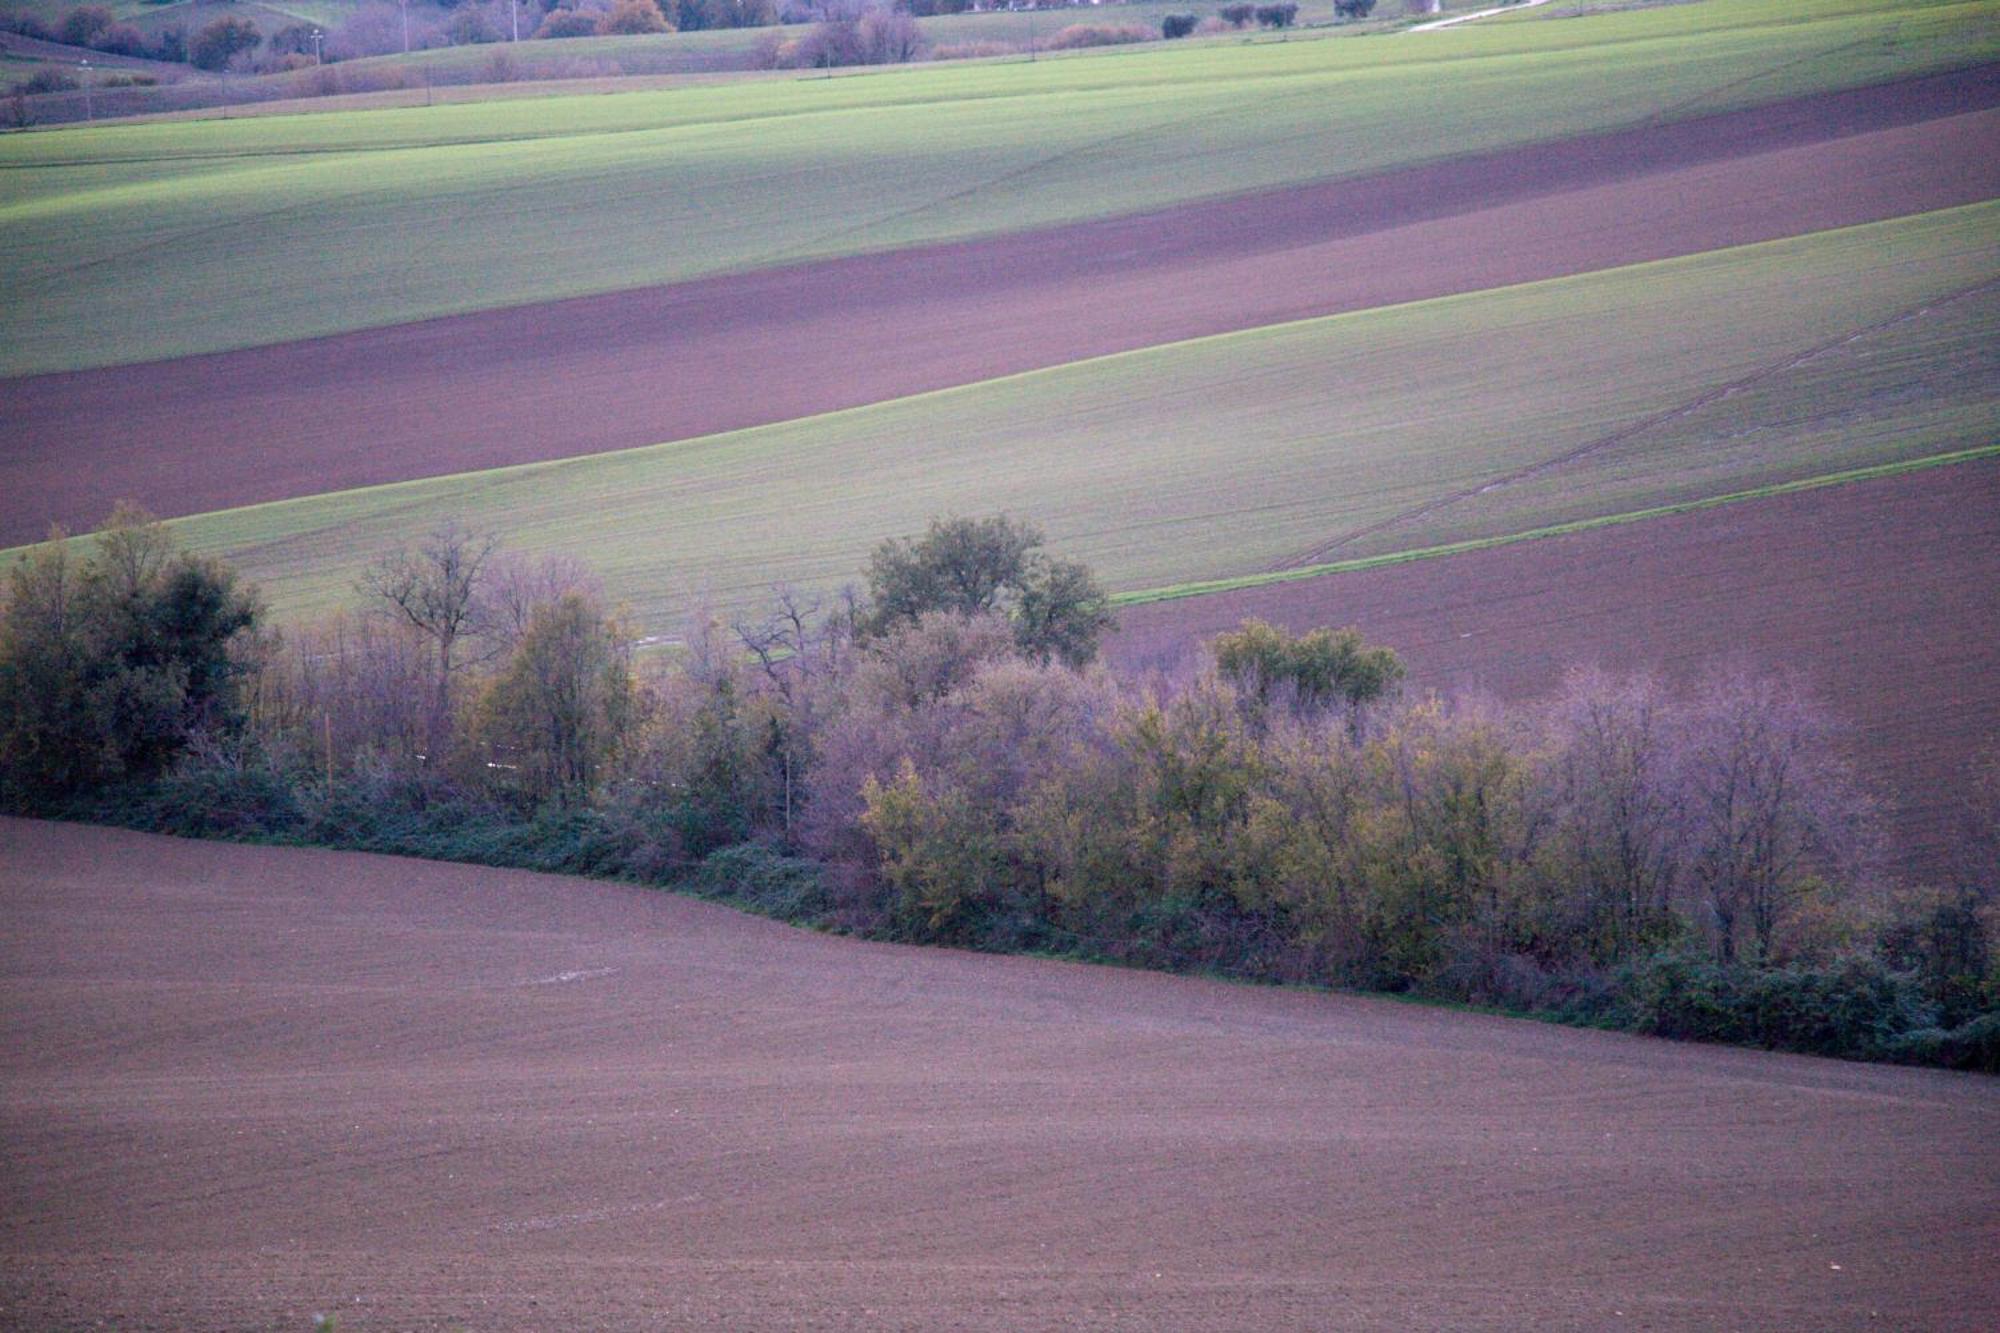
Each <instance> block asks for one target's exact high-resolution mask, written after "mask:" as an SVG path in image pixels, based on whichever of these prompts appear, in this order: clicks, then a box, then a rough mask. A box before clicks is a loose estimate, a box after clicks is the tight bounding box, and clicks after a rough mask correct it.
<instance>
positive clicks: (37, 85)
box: [20, 69, 83, 96]
mask: <svg viewBox="0 0 2000 1333" xmlns="http://www.w3.org/2000/svg"><path fill="white" fill-rule="evenodd" d="M82 86H83V85H82V84H80V83H78V82H77V81H76V80H75V79H73V78H71V77H70V76H69V75H67V74H65V73H63V72H62V71H61V70H59V69H38V70H36V71H35V72H34V74H33V75H32V76H31V77H30V78H29V79H28V80H27V81H26V82H24V83H22V84H21V85H20V91H21V92H24V93H27V94H29V95H31V96H32V95H34V94H36V93H73V92H75V91H76V90H77V89H78V88H81V87H82Z"/></svg>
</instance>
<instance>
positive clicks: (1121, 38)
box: [1041, 23, 1153, 51]
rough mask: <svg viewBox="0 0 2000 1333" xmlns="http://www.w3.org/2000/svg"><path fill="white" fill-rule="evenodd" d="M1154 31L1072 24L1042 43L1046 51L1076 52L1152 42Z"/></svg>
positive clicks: (1116, 25)
mask: <svg viewBox="0 0 2000 1333" xmlns="http://www.w3.org/2000/svg"><path fill="white" fill-rule="evenodd" d="M1152 40H1153V30H1152V29H1151V28H1142V27H1140V26H1139V25H1138V24H1136V23H1072V24H1070V25H1069V26H1068V27H1067V28H1064V29H1062V30H1061V31H1060V32H1058V33H1056V34H1055V35H1054V36H1053V37H1050V38H1048V39H1047V40H1045V41H1043V42H1042V44H1041V45H1042V49H1043V50H1045V51H1075V50H1080V49H1082V48H1084V47H1090V46H1123V45H1125V44H1126V43H1128V42H1150V41H1152Z"/></svg>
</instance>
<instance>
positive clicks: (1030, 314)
mask: <svg viewBox="0 0 2000 1333" xmlns="http://www.w3.org/2000/svg"><path fill="white" fill-rule="evenodd" d="M1996 107H2000V66H1981V67H1977V68H1974V69H1970V70H1963V71H1957V72H1954V73H1949V74H1941V75H1935V76H1929V77H1926V78H1922V79H1915V80H1908V81H1904V82H1899V83H1893V84H1886V85H1881V86H1878V87H1874V88H1864V89H1859V90H1855V91H1851V92H1843V93H1837V94H1828V95H1822V96H1816V97H1809V98H1802V99H1798V100H1795V101H1790V102H1784V103H1778V104H1775V105H1772V106H1765V107H1760V108H1756V109H1754V110H1750V111H1743V112H1736V113H1730V114H1726V115H1718V116H1710V117H1706V118H1700V119H1694V120H1687V121H1680V122H1675V123H1671V124H1666V125H1660V126H1653V127H1646V128H1642V129H1637V130H1629V131H1621V132H1617V133H1611V134H1606V135H1602V136H1597V137H1592V138H1585V139H1576V140H1568V141H1563V142H1557V143H1550V144H1541V145H1535V146H1530V147H1527V148H1522V149H1516V150H1511V151H1507V152H1502V153H1496V154H1489V155H1484V156H1475V157H1468V158H1463V159H1458V160H1454V161H1448V162H1444V163H1441V164H1436V165H1432V166H1427V167H1423V168H1418V169H1413V170H1408V171H1403V172H1397V173H1393V174H1390V175H1386V176H1379V177H1374V178H1369V179H1362V180H1349V181H1336V182H1331V183H1327V184H1322V185H1316V186H1312V187H1307V188H1301V189H1294V190H1288V191H1284V192H1280V193H1275V194H1262V195H1253V196H1248V197H1239V198H1233V199H1225V200H1221V201H1215V202H1208V203H1203V204H1199V205H1194V206H1190V207H1186V208H1182V209H1177V210H1173V211H1171V212H1167V213H1158V214H1148V215H1143V216H1138V217H1127V218H1119V219H1112V220H1109V221H1103V222H1096V223H1089V224H1082V225H1077V226H1070V227H1062V228H1055V229H1049V230H1044V231H1038V232H1031V233H1024V234H1019V235H1013V236H1003V237H999V238H995V239H989V240H983V241H978V242H971V243H966V244H956V245H946V246H936V247H928V248H922V249H915V250H906V251H899V252H893V253H888V254H880V255H868V256H862V257H859V258H853V259H844V260H838V261H830V262H824V263H815V264H810V265H804V266H796V267H789V268H779V269H770V270H763V271H758V272H752V273H746V274H740V275H735V276H730V277H723V278H717V279H712V280H705V281H700V282H694V283H687V284H681V285H676V286H668V287H660V288H650V289H644V290H638V291H631V292H623V293H616V294H612V295H607V296H598V297H590V298H584V299H580V300H573V301H563V302H556V303H550V304H544V305H536V306H527V307H519V308H512V309H506V310H495V311H488V312H485V313H481V314H476V315H468V316H462V317H455V318H450V319H441V320H434V321H428V322H424V323H419V324H411V325H404V326H399V327H394V328H387V329H379V330H373V331H368V332H363V333H356V334H351V335H343V336H340V337H334V338H325V339H316V340H310V341H305V342H298V343H287V344H282V345H278V346H273V347H263V348H255V349H250V350H246V351H241V352H232V353H225V354H220V355H215V356H203V357H191V358H186V359H182V360H174V361H165V362H155V363H151V364H148V365H142V366H132V367H123V368H114V369H108V370H97V371H87V372H79V373H74V374H61V375H48V376H40V377H30V378H24V379H16V380H12V381H6V382H0V397H4V399H5V402H6V410H5V412H4V414H0V545H4V544H10V543H22V542H28V541H34V540H38V539H39V538H41V537H42V536H43V535H44V533H45V531H46V528H47V526H48V524H50V523H51V522H61V523H64V524H65V525H67V526H70V527H72V528H86V527H89V526H92V525H94V524H95V523H97V522H98V521H100V520H101V519H102V518H103V517H104V515H105V514H106V513H107V512H108V511H109V509H110V507H111V505H112V503H113V502H115V501H116V500H119V499H130V500H134V501H137V502H138V503H140V504H143V505H144V506H146V507H147V508H149V509H151V510H153V511H154V512H156V513H159V514H162V515H166V516H173V515H180V514H189V513H198V512H202V511H206V510H211V509H218V508H226V507H230V506H234V505H240V504H249V503H255V502H259V501H266V500H276V499H283V498H287V497H291V496H297V495H306V494H316V493H321V492H325V491H332V490H341V489H346V488H349V487H354V486H363V485H371V484H376V483H382V482H391V481H399V480H406V479H409V478H413V477H422V476H436V475H441V474H447V473H452V472H459V471H467V470H472V469H478V468H488V467H495V466H501V465H505V464H510V463H524V462H532V461H535V460H538V459H547V458H557V457H571V456H576V455H580V454H588V453H597V452H603V451H606V450H612V449H621V448H628V447H633V446H638V445H646V444H654V443H659V442H663V441H668V440H675V439H684V438H692V437H695V436H699V435H704V434H709V433H712V432H716V431H722V430H729V429H734V428H738V427H744V426H752V425H760V424H765V423H769V422H774V421H782V420H789V419H792V418H795V417H801V416H806V415H810V414H813V413H817V412H824V411H830V410H834V409H838V408H842V407H851V406H857V405H860V404H864V403H870V402H878V401H882V400H884V399H889V398H894V397H900V396H904V395H908V394H913V393H918V392H922V391H925V390H930V389H937V388H944V387H948V386H951V385H956V384H965V383H971V382H975V381H979V380H983V379H990V378H993V377H995V376H999V375H1005V374H1010V373H1014V372H1019V371H1024V370H1031V369H1036V368H1040V367H1045V366H1051V365H1058V364H1062V363H1064V362H1068V361H1074V360H1078V359H1081V358H1084V357H1089V356H1095V355H1101V354H1105V353H1111V352H1117V351H1124V350H1130V349H1133V348H1138V347H1146V346H1152V345H1156V344H1159V343H1163V342H1170V341H1175V340H1178V339H1185V338H1191V337H1197V336H1200V335H1203V334H1211V333H1221V332H1227V331H1231V330H1236V329H1243V328H1252V327H1257V326H1260V325H1265V324H1271V323H1276V322H1281V321H1285V320H1291V319H1301V318H1306V317H1310V316H1315V315H1324V314H1331V313H1337V312H1341V311H1346V310H1357V309H1365V308H1369V307H1373V306H1380V305H1387V304H1393V303H1397V302H1403V301H1413V300H1421V299H1424V298H1428V297H1435V296H1443V295H1449V294H1453V293H1457V292H1463V291H1473V290H1479V289H1483V288H1489V287H1498V286H1505V285H1508V284H1512V283H1520V282H1527V281H1532V280H1536V279H1542V278H1552V277H1560V276H1564V275H1568V274H1573V273H1580V272H1587V271H1591V270H1594V269H1600V268H1606V267H1612V266H1617V265H1623V264H1631V263H1637V262H1642V261H1645V260H1652V259H1662V258H1668V257H1672V256H1676V255H1683V254H1691V253H1697V252H1700V251H1703V250H1709V249H1715V248H1719V247H1724V246H1733V245H1741V244H1747V243H1751V242H1755V241H1762V240H1770V239H1775V238H1779V237H1784V236H1791V235H1798V234H1802V233H1805V232H1809V231H1815V230H1821V229H1825V228H1832V227H1839V226H1846V225H1851V224H1856V223H1862V222H1870V221H1877V220H1881V219H1884V218H1888V217H1894V216H1900V215H1904V214H1909V213H1915V212H1922V211H1927V210H1931V209H1937V208H1944V207H1949V206H1953V205H1957V204H1964V203H1971V202H1977V201H1979V200H1984V199H1988V198H1992V197H1994V196H1995V195H1996V194H2000V153H1996V152H1995V151H1994V147H1993V146H1994V144H1995V143H1996V142H2000V110H1996V109H1995V108H1996Z"/></svg>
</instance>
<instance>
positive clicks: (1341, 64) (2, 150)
mask: <svg viewBox="0 0 2000 1333" xmlns="http://www.w3.org/2000/svg"><path fill="white" fill-rule="evenodd" d="M1995 58H2000V3H1996V0H1908V3H1903V4H1898V5H1894V6H1882V5H1879V4H1877V3H1875V0H1705V3H1701V4H1691V5H1682V6H1672V7H1667V8H1659V9H1647V10H1637V11H1631V12H1624V13H1616V14H1610V15H1605V16H1602V17H1596V18H1590V19H1580V20H1575V21H1567V22H1547V23H1512V24H1503V25H1499V26H1496V27H1493V28H1490V29H1488V28H1481V27H1480V26H1479V25H1470V26H1468V27H1466V28H1462V29H1454V30H1450V31H1446V32H1440V33H1434V34H1425V35H1423V36H1401V35H1398V36H1382V37H1373V38H1362V39H1355V40H1340V41H1330V40H1322V41H1299V42H1287V43H1252V44H1248V45H1241V44H1236V43H1233V42H1220V43H1203V44H1188V45H1183V44H1179V43H1174V44H1165V43H1162V44H1156V45H1150V46H1148V47H1146V48H1132V49H1127V50H1125V51H1123V52H1119V53H1116V54H1111V55H1102V56H1094V57H1091V58H1085V59H1068V60H1056V61H1045V62H1038V63H1035V64H1032V65H1031V64H1027V63H1024V62H1017V63H999V64H979V65H975V66H967V67H950V66H932V67H904V68H900V69H897V70H894V71H888V72H881V73H875V74H869V75H863V76H850V77H844V78H836V79H790V80H777V81H773V80H757V81H751V82H746V83H742V84H729V85H706V86H702V87H692V88H683V89H677V90H672V91H665V92H648V93H633V94H627V95H618V96H596V97H586V98H549V99H539V100H534V101H518V102H491V103H480V104H473V105H462V106H439V107H434V108H413V109H407V110H394V111H369V112H355V113H347V114H339V113H336V114H329V115H317V116H300V117H265V118H258V119H255V120H249V121H240V122H214V121H207V122H197V123H173V124H150V125H124V126H108V127H102V128H97V129H83V130H65V131H61V132H55V133H38V134H25V135H11V136H7V137H5V138H0V374H4V375H18V374H26V373H32V372H38V371H49V370H58V369H71V368H77V367H83V366H91V365H110V364H117V363H121V362H129V361H136V360H145V359H151V358H156V357H163V356H171V355H179V354H186V353H192V352H200V351H216V350H223V349H226V348H230V347H240V346H249V345H254V344H259V343H266V342H274V341H282V340H286V339H291V338H299V337H305V336H310V335H317V334H326V333H333V332H338V331H342V330H350V329H358V328H368V327H375V326H380V325H384V324H390V323H397V322H402V321H407V320H413V319H419V318H424V317H428V316H433V315H439V314H445V313H450V312H457V311H468V310H475V309H483V308H489V307H494V306H499V305H507V304H515V303H524V302H531V301H536V300H544V299H549V298H555V297H562V296H571V295H578V294H582V293H586V292H593V291H605V290H612V289H617V288H625V287H635V286H644V285H647V284H651V283H657V282H665V281H672V280H679V279H685V278H689V277H694V276H697V275H701V274H709V273H718V272H725V271H732V270H741V269H747V268H752V267H758V266H763V265H770V264H775V263H781V262H785V261H789V260H798V259H805V258H809V257H819V256H828V255H836V254H847V253H858V252H862V251H868V250H878V249H888V248H894V247H899V246H907V245H912V244H918V243H923V242H930V241H938V240H945V239H951V238H961V237H967V236H973V235H979V234H991V233H998V232H1004V231H1009V230H1015V229H1020V228H1027V227H1033V226H1038V225H1045V224H1050V223H1057V222H1064V221H1072V220H1076V219H1081V218H1087V217H1096V216H1110V215H1115V214H1119V213H1125V212H1130V211H1133V210H1138V209H1143V208H1151V207H1162V206H1168V205H1172V204H1175V203H1179V202H1184V201H1186V200H1189V199H1194V198H1200V197H1209V196H1218V195H1224V194H1230V193H1236V192H1241V191H1247V190H1254V189H1258V188H1265V187H1274V186H1282V185H1286V184H1292V183H1298V182H1303V181H1309V180H1316V179H1325V178H1331V177H1338V176H1342V175H1351V174H1360V173H1365V172H1370V171H1377V170H1382V169H1385V168H1389V167H1394V166H1398V165H1403V164H1408V163H1412V162H1418V161H1424V160H1431V159H1436V158H1439V157H1443V156H1447V155H1452V154H1458V153H1464V152H1470V151H1476V150H1480V149H1490V148H1496V147H1500V146H1504V145H1508V144H1516V143H1523V142H1528V141H1534V140H1543V139H1551V138H1560V137H1563V136H1567V135H1571V134H1575V133H1579V132H1583V131H1589V130H1601V129H1607V128H1612V127H1616V126H1621V125H1631V124H1635V123H1639V122H1643V121H1647V120H1653V119H1661V118H1669V119H1670V118H1673V117H1676V116H1683V115H1693V114H1699V113H1702V112H1707V111H1713V110H1719V109H1724V108H1727V107H1732V106H1744V105H1754V104H1757V103H1759V102H1761V101H1765V100H1768V99H1772V98H1777V97H1781V96H1786V95H1791V94H1796V93H1799V92H1803V91H1808V90H1813V89H1823V88H1834V87H1844V86H1855V85H1860V84H1864V83H1868V82H1873V81H1877V80H1881V79H1886V78H1890V77H1894V76H1897V75H1903V74H1910V73H1915V72H1920V71H1924V70H1929V69H1937V68H1944V67H1950V66H1958V65H1964V64H1969V63H1973V62H1975V61H1979V60H1991V59H1995Z"/></svg>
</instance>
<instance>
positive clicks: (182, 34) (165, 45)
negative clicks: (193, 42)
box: [146, 24, 188, 64]
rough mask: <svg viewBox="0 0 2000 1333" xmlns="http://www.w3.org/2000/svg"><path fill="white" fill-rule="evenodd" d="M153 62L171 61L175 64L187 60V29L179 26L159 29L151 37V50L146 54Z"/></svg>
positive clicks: (174, 25) (173, 25)
mask: <svg viewBox="0 0 2000 1333" xmlns="http://www.w3.org/2000/svg"><path fill="white" fill-rule="evenodd" d="M146 54H147V55H148V56H149V57H151V58H152V59H154V60H171V61H173V62H175V63H176V64H178V63H181V62H183V61H185V60H186V59H187V58H188V43H187V29H186V28H183V27H181V26H180V25H179V24H172V25H169V26H167V27H164V28H161V29H160V30H159V31H158V32H157V33H155V34H154V35H153V46H152V49H151V50H149V51H148V52H147V53H146Z"/></svg>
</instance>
